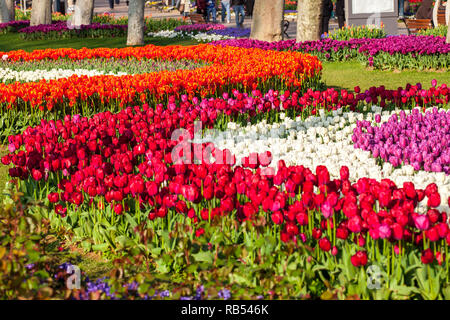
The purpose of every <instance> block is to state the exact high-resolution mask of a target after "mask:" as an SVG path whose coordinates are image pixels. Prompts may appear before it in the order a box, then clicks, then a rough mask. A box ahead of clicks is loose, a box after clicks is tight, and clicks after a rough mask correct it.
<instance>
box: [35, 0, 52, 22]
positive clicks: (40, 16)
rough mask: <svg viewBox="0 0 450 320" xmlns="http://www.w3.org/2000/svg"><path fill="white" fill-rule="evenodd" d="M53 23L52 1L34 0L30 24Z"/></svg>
mask: <svg viewBox="0 0 450 320" xmlns="http://www.w3.org/2000/svg"><path fill="white" fill-rule="evenodd" d="M51 23H52V1H51V0H33V2H32V7H31V18H30V26H37V25H40V24H51Z"/></svg>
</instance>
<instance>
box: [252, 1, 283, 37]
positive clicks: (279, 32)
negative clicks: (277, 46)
mask: <svg viewBox="0 0 450 320" xmlns="http://www.w3.org/2000/svg"><path fill="white" fill-rule="evenodd" d="M283 16H284V0H270V1H267V0H256V1H255V5H254V7H253V19H252V31H251V34H250V39H256V40H262V41H270V42H272V41H280V40H283V23H282V21H283Z"/></svg>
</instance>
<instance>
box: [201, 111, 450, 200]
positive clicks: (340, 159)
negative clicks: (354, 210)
mask: <svg viewBox="0 0 450 320" xmlns="http://www.w3.org/2000/svg"><path fill="white" fill-rule="evenodd" d="M321 111H323V110H321ZM380 112H381V108H379V107H376V106H374V107H372V112H368V113H367V114H362V113H353V112H347V113H343V112H342V110H338V111H333V113H332V115H331V116H326V115H324V114H323V112H321V116H320V117H309V118H307V119H306V120H305V121H302V120H301V118H300V117H297V118H296V119H295V120H292V119H290V118H288V117H286V116H285V115H284V114H281V119H282V122H281V123H274V124H271V125H270V124H267V123H266V121H265V120H263V121H262V122H260V123H258V124H256V125H248V126H246V127H241V126H239V125H238V124H236V123H232V122H230V123H228V130H226V131H225V132H222V133H219V134H218V136H217V135H216V136H215V137H212V136H209V137H208V136H206V137H205V139H204V140H205V141H211V142H213V143H214V144H215V145H216V146H217V147H218V148H221V149H224V148H227V149H229V150H230V151H231V152H232V153H233V154H234V155H235V156H236V161H237V164H239V163H240V161H241V159H242V158H243V157H245V156H248V155H249V154H250V153H252V152H257V153H262V152H265V151H270V152H271V153H272V163H271V167H273V168H275V169H276V165H277V162H278V160H280V159H283V160H284V161H285V162H286V165H288V166H289V165H303V166H305V167H308V168H310V169H311V170H315V168H316V167H317V166H318V165H324V166H326V167H327V168H328V171H329V172H330V176H331V177H332V178H339V176H340V174H339V170H340V168H341V167H342V166H344V165H345V166H347V167H348V168H349V169H350V179H351V181H352V182H356V181H357V180H358V179H359V178H362V177H368V178H373V179H377V180H378V181H380V180H381V179H384V178H389V179H391V180H392V181H394V182H395V183H396V184H397V185H398V186H402V185H403V182H406V181H411V182H413V183H414V185H415V186H416V187H417V188H425V187H426V186H427V185H428V184H430V183H433V182H434V183H436V185H437V186H438V187H439V192H440V194H441V201H442V203H441V205H445V203H446V202H447V199H448V196H449V195H450V176H447V175H446V174H445V173H444V172H428V171H423V170H420V171H415V170H414V168H413V167H412V166H411V165H403V166H401V167H400V168H394V167H393V166H392V165H391V164H390V163H384V164H383V165H379V164H377V160H376V159H375V158H373V157H372V155H371V153H370V152H369V151H364V150H361V149H355V148H354V146H353V142H352V139H351V138H352V135H353V129H354V128H355V127H356V122H357V121H358V120H368V121H371V122H372V123H375V120H374V119H375V114H377V113H380ZM397 112H399V110H396V111H394V112H388V111H383V112H382V113H381V121H382V122H385V121H387V120H388V119H389V117H390V116H391V114H392V113H397ZM409 112H410V111H409ZM409 112H408V111H406V113H407V114H408V113H409Z"/></svg>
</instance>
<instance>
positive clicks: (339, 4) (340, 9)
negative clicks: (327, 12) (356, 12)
mask: <svg viewBox="0 0 450 320" xmlns="http://www.w3.org/2000/svg"><path fill="white" fill-rule="evenodd" d="M344 7H345V2H344V0H337V1H336V16H337V19H338V24H339V29H342V28H343V27H344V25H345V8H344Z"/></svg>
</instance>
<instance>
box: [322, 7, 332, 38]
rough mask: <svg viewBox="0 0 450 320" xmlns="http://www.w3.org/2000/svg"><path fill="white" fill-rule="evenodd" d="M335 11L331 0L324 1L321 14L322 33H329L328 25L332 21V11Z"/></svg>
mask: <svg viewBox="0 0 450 320" xmlns="http://www.w3.org/2000/svg"><path fill="white" fill-rule="evenodd" d="M332 11H333V2H331V0H325V1H323V5H322V8H321V15H320V35H321V36H322V35H323V34H324V33H327V34H328V25H329V23H330V17H331V12H332Z"/></svg>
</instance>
